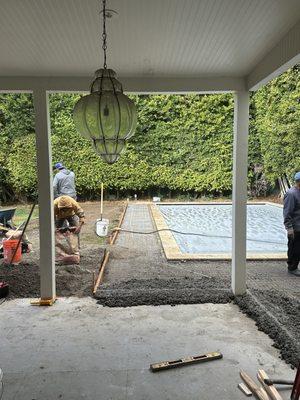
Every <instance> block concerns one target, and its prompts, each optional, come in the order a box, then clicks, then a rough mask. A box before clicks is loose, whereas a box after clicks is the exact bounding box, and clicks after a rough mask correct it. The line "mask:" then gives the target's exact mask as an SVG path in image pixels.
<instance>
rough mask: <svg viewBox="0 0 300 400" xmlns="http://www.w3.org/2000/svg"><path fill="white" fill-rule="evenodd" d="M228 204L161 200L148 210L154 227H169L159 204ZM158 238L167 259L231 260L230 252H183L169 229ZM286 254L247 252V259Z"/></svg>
mask: <svg viewBox="0 0 300 400" xmlns="http://www.w3.org/2000/svg"><path fill="white" fill-rule="evenodd" d="M216 204H219V205H224V204H225V205H228V204H232V202H230V201H228V202H211V201H210V202H206V201H205V202H185V203H182V202H174V203H172V202H162V203H152V204H150V210H151V214H152V218H153V221H154V223H155V225H156V229H157V230H159V229H169V227H168V225H167V223H166V221H165V219H164V217H163V215H162V213H161V211H160V209H159V207H158V206H159V205H173V206H174V205H216ZM247 204H254V205H255V204H257V205H261V204H267V205H272V206H276V207H280V208H282V207H283V206H282V204H278V203H273V202H269V201H261V202H260V201H248V202H247ZM158 234H159V238H160V241H161V244H162V248H163V251H164V253H165V256H166V258H167V260H170V261H176V260H216V261H221V260H231V259H232V255H231V254H230V253H183V252H181V250H180V247H179V245H178V244H177V242H176V240H175V237H174V236H173V234H172V232H170V231H162V232H158ZM286 259H287V256H286V254H283V253H273V254H270V253H252V254H249V253H247V260H286Z"/></svg>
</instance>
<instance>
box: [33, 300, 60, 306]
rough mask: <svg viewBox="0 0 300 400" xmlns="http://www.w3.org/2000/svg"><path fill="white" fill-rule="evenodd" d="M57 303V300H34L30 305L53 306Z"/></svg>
mask: <svg viewBox="0 0 300 400" xmlns="http://www.w3.org/2000/svg"><path fill="white" fill-rule="evenodd" d="M55 302H56V298H53V299H39V300H32V301H31V302H30V304H31V305H32V306H52V305H53V304H54V303H55Z"/></svg>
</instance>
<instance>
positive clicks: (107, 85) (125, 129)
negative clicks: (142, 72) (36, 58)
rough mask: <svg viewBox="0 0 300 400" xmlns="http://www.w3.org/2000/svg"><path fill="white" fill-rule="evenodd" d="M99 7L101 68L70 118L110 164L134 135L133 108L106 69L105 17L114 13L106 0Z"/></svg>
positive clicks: (134, 116)
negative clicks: (101, 22) (101, 23)
mask: <svg viewBox="0 0 300 400" xmlns="http://www.w3.org/2000/svg"><path fill="white" fill-rule="evenodd" d="M102 6H103V8H102V10H101V13H100V14H101V16H102V20H103V31H102V35H101V38H102V50H103V68H101V69H98V70H97V71H96V72H95V76H94V80H93V82H92V84H91V88H90V94H89V95H87V96H84V97H82V98H81V99H80V100H79V101H78V102H77V103H76V105H75V107H74V112H73V117H74V122H75V126H76V128H77V130H78V132H79V133H80V134H81V135H82V136H83V137H85V138H87V139H89V140H91V142H92V144H93V147H94V149H95V151H96V152H97V153H98V154H99V155H100V157H101V158H102V159H103V160H104V161H105V162H107V163H109V164H113V163H114V162H116V161H117V160H118V158H119V157H120V155H121V153H122V151H123V150H124V148H125V144H126V141H127V140H128V139H129V138H130V137H131V136H133V135H134V132H135V127H136V108H135V104H134V103H133V101H132V100H130V99H129V98H128V97H127V96H126V95H125V94H124V93H123V88H122V84H121V83H120V82H119V81H118V80H117V79H116V73H115V72H114V71H113V70H112V69H108V68H107V63H106V58H107V57H106V50H107V33H106V18H111V17H113V16H114V15H116V14H117V13H116V12H115V11H114V10H109V9H107V8H106V0H102ZM108 15H111V16H110V17H108Z"/></svg>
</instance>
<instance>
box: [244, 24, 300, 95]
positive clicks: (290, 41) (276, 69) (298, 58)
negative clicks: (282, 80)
mask: <svg viewBox="0 0 300 400" xmlns="http://www.w3.org/2000/svg"><path fill="white" fill-rule="evenodd" d="M298 63H300V21H298V23H297V24H296V25H294V27H293V28H292V29H291V30H290V31H289V32H288V33H287V34H286V35H285V36H284V37H283V38H282V39H281V41H280V42H279V43H278V44H277V45H276V46H275V47H273V49H272V50H271V51H270V52H269V53H268V54H267V55H266V56H265V57H264V58H263V60H261V61H260V62H259V63H258V64H257V65H256V67H255V68H254V69H253V71H252V72H251V73H250V74H249V76H248V77H247V87H248V89H249V90H257V89H259V88H260V87H261V86H263V85H265V84H266V83H268V82H269V81H270V80H271V79H274V78H276V77H277V76H278V75H280V74H282V73H283V72H285V71H286V70H287V69H289V68H291V67H293V66H294V65H296V64H298Z"/></svg>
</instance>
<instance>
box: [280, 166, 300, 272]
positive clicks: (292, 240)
mask: <svg viewBox="0 0 300 400" xmlns="http://www.w3.org/2000/svg"><path fill="white" fill-rule="evenodd" d="M294 180H295V185H294V186H293V187H291V188H290V189H289V190H288V191H287V192H286V194H285V195H284V200H283V218H284V226H285V229H286V230H287V235H288V260H287V264H288V272H289V273H290V274H293V275H295V276H300V270H299V268H298V265H299V261H300V171H299V172H297V173H296V174H295V177H294Z"/></svg>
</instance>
